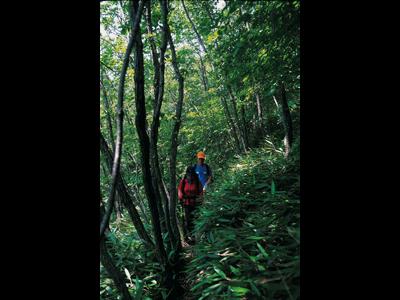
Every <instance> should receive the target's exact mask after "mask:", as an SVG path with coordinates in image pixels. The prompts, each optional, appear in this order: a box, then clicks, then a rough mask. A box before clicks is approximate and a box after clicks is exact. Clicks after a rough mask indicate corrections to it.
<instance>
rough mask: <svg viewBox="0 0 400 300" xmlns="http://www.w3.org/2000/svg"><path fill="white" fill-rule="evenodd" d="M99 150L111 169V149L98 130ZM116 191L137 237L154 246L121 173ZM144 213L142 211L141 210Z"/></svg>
mask: <svg viewBox="0 0 400 300" xmlns="http://www.w3.org/2000/svg"><path fill="white" fill-rule="evenodd" d="M100 150H101V152H102V153H103V155H104V158H105V161H106V163H107V167H108V169H109V170H110V172H111V171H112V156H111V151H110V149H109V147H108V145H107V142H106V140H105V139H104V137H103V135H102V133H101V132H100ZM117 192H118V196H119V197H120V198H121V202H122V203H123V204H124V205H125V207H126V209H127V211H128V213H129V216H130V218H131V220H132V223H133V225H134V226H135V229H136V231H137V233H138V235H139V237H140V238H141V239H142V240H143V241H144V242H145V243H147V245H149V246H152V247H154V243H153V242H152V240H151V239H150V236H149V235H148V234H147V232H146V230H145V228H144V226H143V223H142V221H141V219H140V216H139V213H138V212H137V210H136V208H135V206H134V204H133V200H132V198H131V197H130V195H129V193H128V191H127V188H126V185H125V184H124V181H123V178H122V176H121V174H118V176H117ZM143 213H144V212H143Z"/></svg>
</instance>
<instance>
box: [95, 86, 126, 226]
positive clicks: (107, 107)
mask: <svg viewBox="0 0 400 300" xmlns="http://www.w3.org/2000/svg"><path fill="white" fill-rule="evenodd" d="M100 84H101V87H102V90H103V102H104V110H105V112H106V118H107V127H108V134H109V138H110V142H111V145H112V149H113V153H114V151H115V142H114V133H113V126H112V120H111V109H110V105H109V102H108V96H107V92H106V88H105V86H104V82H103V79H101V80H100ZM121 209H122V205H121V201H120V199H119V197H116V199H115V212H116V213H117V220H118V221H119V220H120V219H121V214H122V210H121Z"/></svg>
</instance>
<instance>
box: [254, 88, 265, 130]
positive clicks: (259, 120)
mask: <svg viewBox="0 0 400 300" xmlns="http://www.w3.org/2000/svg"><path fill="white" fill-rule="evenodd" d="M255 98H256V104H257V127H258V130H259V131H260V133H261V134H263V133H264V122H263V110H262V106H261V100H260V95H259V94H258V92H256V93H255Z"/></svg>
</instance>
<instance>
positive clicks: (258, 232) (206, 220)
mask: <svg viewBox="0 0 400 300" xmlns="http://www.w3.org/2000/svg"><path fill="white" fill-rule="evenodd" d="M298 152H299V151H298V145H297V144H295V146H294V147H293V150H292V153H291V154H292V155H291V156H290V157H289V159H288V160H286V159H285V158H284V157H283V155H282V152H281V151H279V150H276V149H275V148H274V147H273V146H271V145H269V144H266V145H264V146H263V147H260V148H258V149H255V150H252V151H251V152H250V153H249V154H248V155H246V156H243V157H241V158H239V159H236V160H233V161H231V162H230V167H228V168H226V169H225V171H224V174H221V173H220V174H219V175H218V177H219V180H218V182H216V183H215V184H214V186H213V190H212V191H210V193H209V194H207V195H206V203H205V204H204V205H203V206H202V207H201V209H200V210H199V213H198V216H197V219H196V225H195V235H196V236H197V242H196V244H195V245H194V246H193V248H192V251H193V254H194V256H193V259H192V260H191V261H190V262H189V263H188V265H187V267H186V273H187V278H188V280H189V281H190V282H191V294H192V296H193V299H199V300H202V299H299V272H300V270H299V255H300V227H299V221H300V209H299V205H300V195H299V189H300V188H299V186H300V175H299V174H300V172H299V168H300V163H299V153H298Z"/></svg>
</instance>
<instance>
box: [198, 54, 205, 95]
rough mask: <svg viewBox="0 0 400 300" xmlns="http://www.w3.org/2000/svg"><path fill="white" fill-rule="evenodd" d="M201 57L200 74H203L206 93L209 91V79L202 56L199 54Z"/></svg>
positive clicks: (202, 78)
mask: <svg viewBox="0 0 400 300" xmlns="http://www.w3.org/2000/svg"><path fill="white" fill-rule="evenodd" d="M197 54H198V56H199V60H200V74H201V80H202V81H203V86H204V91H206V92H207V91H208V79H207V71H206V67H205V65H204V62H203V59H202V58H201V54H200V53H197Z"/></svg>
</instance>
